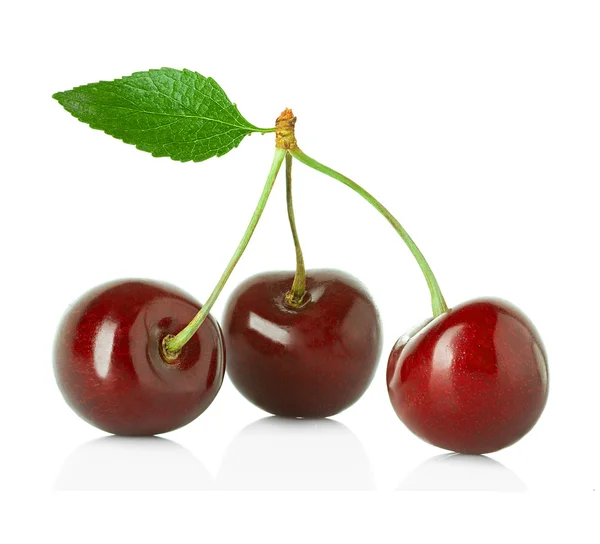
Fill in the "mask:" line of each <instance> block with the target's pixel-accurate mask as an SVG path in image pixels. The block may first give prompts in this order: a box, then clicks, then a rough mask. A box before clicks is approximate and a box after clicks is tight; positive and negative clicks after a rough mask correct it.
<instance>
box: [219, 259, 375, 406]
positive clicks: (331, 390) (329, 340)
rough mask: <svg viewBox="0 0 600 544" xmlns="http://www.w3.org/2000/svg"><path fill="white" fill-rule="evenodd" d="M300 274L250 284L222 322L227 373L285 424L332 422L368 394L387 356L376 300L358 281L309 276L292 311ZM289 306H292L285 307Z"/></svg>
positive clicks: (333, 273) (273, 275)
mask: <svg viewBox="0 0 600 544" xmlns="http://www.w3.org/2000/svg"><path fill="white" fill-rule="evenodd" d="M293 279H294V273H293V272H270V273H263V274H259V275H256V276H254V277H252V278H249V279H248V280H246V281H245V282H244V283H242V284H241V285H240V286H238V287H237V289H236V290H235V291H234V292H233V293H232V295H231V297H230V298H229V301H228V302H227V306H226V308H225V311H224V317H223V321H222V323H223V332H224V336H225V345H226V349H227V373H228V375H229V377H230V378H231V381H232V382H233V384H234V385H235V386H236V387H237V388H238V390H239V391H240V392H241V393H242V394H243V395H244V396H245V397H246V398H247V399H248V400H250V401H251V402H252V403H254V404H255V405H256V406H258V407H259V408H262V409H263V410H265V411H267V412H270V413H272V414H275V415H279V416H286V417H312V418H316V417H327V416H331V415H334V414H337V413H339V412H341V411H342V410H344V409H346V408H348V407H349V406H351V405H352V404H354V403H355V402H356V401H357V400H358V399H359V398H360V397H361V396H362V394H363V393H364V392H365V390H366V389H367V387H368V386H369V384H370V383H371V380H372V379H373V375H374V373H375V370H376V367H377V362H378V360H379V355H380V353H381V342H382V339H381V327H380V322H379V315H378V312H377V309H376V308H375V304H374V303H373V300H372V299H371V297H370V296H369V294H368V293H367V291H366V290H365V288H364V287H363V286H362V284H361V283H360V282H358V281H357V280H356V279H355V278H353V277H352V276H350V275H348V274H345V273H344V272H340V271H337V270H309V271H308V272H307V273H306V288H305V295H304V300H303V303H302V304H300V305H296V306H295V305H292V304H290V303H289V299H287V297H288V292H289V290H290V286H291V285H292V281H293ZM286 299H287V300H286Z"/></svg>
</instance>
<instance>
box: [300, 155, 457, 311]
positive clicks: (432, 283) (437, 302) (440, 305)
mask: <svg viewBox="0 0 600 544" xmlns="http://www.w3.org/2000/svg"><path fill="white" fill-rule="evenodd" d="M290 153H291V154H292V156H293V157H294V158H295V159H298V160H299V161H300V162H302V163H304V164H306V165H307V166H310V167H311V168H314V169H315V170H317V171H319V172H321V173H323V174H326V175H328V176H330V177H332V178H333V179H335V180H337V181H341V182H342V183H343V184H344V185H347V186H348V187H350V189H352V190H353V191H355V192H357V193H358V194H359V195H360V196H362V197H363V198H364V199H365V200H366V201H367V202H368V203H369V204H371V206H373V207H374V208H375V209H376V210H377V211H378V212H379V213H380V214H381V215H383V217H385V218H386V219H387V220H388V222H389V223H390V224H391V225H392V227H394V230H395V231H396V232H397V233H398V234H399V235H400V238H402V240H403V241H404V243H405V244H406V245H407V246H408V249H410V251H411V253H412V254H413V256H414V257H415V259H416V260H417V263H418V264H419V266H420V267H421V271H422V272H423V275H424V276H425V281H426V282H427V286H428V287H429V292H430V293H431V308H432V310H433V316H434V317H438V316H439V315H442V314H443V313H445V312H447V311H448V306H447V305H446V301H445V300H444V296H443V295H442V291H441V290H440V286H439V285H438V282H437V280H436V279H435V276H434V275H433V272H432V270H431V268H430V267H429V264H428V263H427V261H426V260H425V257H424V256H423V254H422V253H421V250H420V249H419V248H418V247H417V244H415V242H414V241H413V239H412V238H411V237H410V236H409V235H408V233H407V232H406V231H405V230H404V227H402V225H401V224H400V223H399V222H398V220H397V219H396V218H395V217H394V216H393V215H392V214H391V213H390V212H389V210H388V209H387V208H386V207H385V206H384V205H383V204H381V202H379V201H378V200H377V199H376V198H375V197H374V196H373V195H371V194H370V193H369V192H368V191H366V190H365V189H363V188H362V187H361V186H360V185H358V184H357V183H355V182H354V181H352V180H351V179H350V178H347V177H346V176H344V175H343V174H340V173H339V172H336V171H335V170H333V169H331V168H329V167H328V166H325V165H324V164H321V163H320V162H318V161H316V160H315V159H312V158H311V157H309V156H308V155H305V154H304V153H303V152H302V151H301V150H300V148H298V147H295V148H294V149H290Z"/></svg>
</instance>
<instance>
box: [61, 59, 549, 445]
mask: <svg viewBox="0 0 600 544" xmlns="http://www.w3.org/2000/svg"><path fill="white" fill-rule="evenodd" d="M54 97H55V98H56V99H57V100H58V101H59V102H60V103H61V104H62V105H63V106H64V107H65V109H67V110H68V111H69V112H71V113H72V114H73V115H74V116H75V117H77V118H78V119H80V120H81V121H84V122H86V123H88V124H89V125H90V126H91V127H92V128H98V129H102V130H104V131H105V132H106V133H108V134H111V135H112V136H115V137H117V138H120V139H122V140H123V141H125V142H126V143H132V144H135V145H136V146H137V147H138V148H139V149H142V150H144V151H149V152H151V153H152V154H153V155H155V156H169V157H171V158H173V159H175V160H181V161H187V160H194V161H201V160H205V159H207V158H209V157H212V156H220V155H223V154H224V153H226V152H228V151H229V150H231V149H232V148H234V147H236V146H237V145H239V143H240V141H241V140H242V139H243V137H244V136H245V135H246V134H250V133H252V132H260V133H270V132H275V135H276V144H275V156H274V159H273V163H272V165H271V168H270V171H269V174H268V176H267V181H266V183H265V186H264V189H263V192H262V194H261V196H260V199H259V202H258V205H257V207H256V210H255V212H254V214H253V216H252V218H251V220H250V223H249V225H248V228H247V229H246V232H245V233H244V235H243V237H242V240H241V241H240V244H239V246H238V247H237V249H236V250H235V252H234V254H233V256H232V258H231V260H230V262H229V264H228V265H227V267H226V269H225V271H224V273H223V275H222V277H221V279H220V280H219V282H218V283H217V285H216V286H215V288H214V290H213V292H212V293H211V294H210V296H209V298H208V299H207V301H206V303H205V304H204V305H202V304H200V303H199V302H197V301H196V300H195V299H194V298H192V297H191V296H190V295H188V294H187V293H185V292H183V291H181V290H179V289H177V288H176V287H173V286H171V285H168V284H165V283H157V282H152V281H147V280H120V281H114V282H111V283H107V284H104V285H101V286H99V287H96V288H95V289H92V290H91V291H89V292H88V293H86V294H85V295H83V296H82V297H81V298H80V299H79V300H78V301H77V302H76V303H75V304H73V305H72V306H71V307H70V308H69V310H68V312H67V313H66V315H65V316H64V317H63V320H62V322H61V324H60V327H59V330H58V333H57V337H56V343H55V350H54V370H55V375H56V379H57V382H58V385H59V387H60V390H61V391H62V393H63V395H64V397H65V399H66V401H67V402H68V404H69V405H70V406H71V407H72V408H73V410H74V411H75V412H76V413H77V414H79V415H80V416H81V417H82V418H83V419H85V420H86V421H88V422H89V423H91V424H92V425H95V426H96V427H99V428H100V429H103V430H105V431H108V432H110V433H114V434H120V435H153V434H159V433H165V432H168V431H172V430H174V429H177V428H179V427H181V426H183V425H186V424H187V423H189V422H191V421H192V420H194V419H195V418H196V417H198V416H199V415H200V414H201V413H203V412H204V410H206V408H207V407H208V406H209V405H210V404H211V402H212V401H213V400H214V398H215V397H216V395H217V393H218V391H219V389H220V387H221V384H222V382H223V378H224V373H225V369H226V368H227V373H228V375H229V377H230V379H231V381H232V382H233V384H234V385H235V386H236V388H237V389H238V390H239V391H240V392H241V393H242V395H244V396H245V397H246V398H247V399H248V400H249V401H250V402H252V403H254V404H255V405H256V406H258V407H260V408H262V409H263V410H265V411H267V412H270V413H272V414H275V415H278V416H283V417H291V418H323V417H328V416H332V415H335V414H337V413H339V412H341V411H342V410H344V409H346V408H348V407H349V406H351V405H352V404H354V403H355V402H356V401H357V400H358V399H359V398H360V397H361V396H362V394H363V393H364V392H365V391H366V389H367V388H368V387H369V385H370V383H371V381H372V379H373V376H374V374H375V371H376V368H377V363H378V360H379V357H380V354H381V348H382V335H381V324H380V321H379V314H378V312H377V309H376V307H375V304H374V302H373V299H372V298H371V296H370V295H369V293H368V292H367V290H366V289H365V287H364V286H363V285H362V284H361V283H360V282H359V281H358V280H356V279H355V278H353V277H352V276H350V275H348V274H346V273H344V272H341V271H337V270H306V269H305V267H304V259H303V256H302V250H301V247H300V242H299V236H298V233H297V230H296V224H295V217H294V210H293V201H292V161H293V159H296V160H297V161H298V162H301V163H304V164H305V165H307V166H309V167H312V168H314V169H316V170H317V171H319V172H322V173H324V174H326V175H328V176H330V177H332V178H334V179H336V180H338V181H340V182H341V183H343V184H345V185H346V186H348V187H349V188H351V189H353V190H354V191H355V192H357V193H358V194H359V195H360V196H362V197H363V198H364V199H365V200H366V201H367V202H369V203H370V204H371V205H372V206H373V207H374V208H375V209H376V210H377V211H379V212H380V213H381V214H382V215H383V217H385V218H386V219H387V221H388V222H389V223H390V224H391V226H392V227H393V228H394V229H395V230H396V232H397V233H398V234H399V236H400V237H401V238H402V240H403V241H404V242H405V243H406V245H407V246H408V248H409V249H410V251H411V252H412V254H413V255H414V257H415V259H416V260H417V263H418V264H419V266H420V268H421V270H422V272H423V274H424V277H425V280H426V282H427V286H428V288H429V291H430V295H431V304H432V314H433V316H432V318H430V319H428V320H427V321H426V322H425V323H423V324H422V325H421V326H419V327H418V328H416V329H414V330H412V331H410V332H409V333H408V334H406V335H404V336H402V337H401V338H400V340H398V342H397V343H396V344H395V346H394V347H393V349H392V351H391V353H390V356H389V360H388V367H387V387H388V393H389V397H390V400H391V403H392V406H393V408H394V410H395V411H396V413H397V415H398V417H399V418H400V419H401V420H402V421H403V422H404V424H405V425H406V426H407V427H408V428H409V429H410V430H411V431H412V432H414V433H415V434H416V435H417V436H419V437H421V438H422V439H423V440H425V441H427V442H430V443H431V444H434V445H436V446H439V447H442V448H446V449H449V450H452V451H456V452H462V453H476V454H478V453H488V452H492V451H496V450H498V449H501V448H504V447H506V446H509V445H511V444H513V443H514V442H516V441H517V440H519V439H520V438H521V437H523V436H524V435H525V434H526V433H527V432H528V431H529V430H530V429H531V428H532V427H533V426H534V424H535V423H536V421H537V420H538V418H539V417H540V415H541V413H542V411H543V409H544V406H545V403H546V399H547V395H548V366H547V357H546V352H545V350H544V347H543V344H542V341H541V339H540V337H539V334H538V333H537V331H536V329H535V328H534V326H533V324H532V323H531V322H530V321H529V320H528V318H527V317H526V316H525V315H524V314H523V313H522V312H521V311H519V310H518V309H517V308H516V307H514V306H512V305H511V304H509V303H507V302H503V301H501V300H495V299H479V300H473V301H470V302H467V303H463V304H461V305H458V306H455V307H453V308H451V309H449V308H448V307H447V305H446V302H445V300H444V297H443V296H442V293H441V290H440V288H439V285H438V283H437V281H436V278H435V276H434V275H433V273H432V271H431V269H430V267H429V265H428V263H427V261H426V260H425V258H424V257H423V255H422V253H421V252H420V251H419V249H418V247H417V246H416V244H415V243H414V241H413V240H412V239H411V238H410V236H409V235H408V234H407V233H406V231H405V230H404V228H403V227H402V226H401V225H400V223H399V222H398V221H397V220H396V219H395V218H394V216H393V215H392V214H391V213H390V212H389V211H388V210H387V209H386V208H385V207H384V206H383V205H382V204H381V203H380V202H379V201H378V200H377V199H375V197H373V196H372V195H371V194H370V193H368V192H367V191H366V190H365V189H364V188H362V187H361V186H359V185H358V184H356V183H355V182H353V181H352V180H350V179H349V178H347V177H346V176H343V175H342V174H340V173H339V172H336V171H334V170H332V169H331V168H329V167H327V166H325V165H323V164H321V163H319V162H317V161H315V160H314V159H312V158H311V157H309V156H308V155H306V154H305V153H303V152H302V151H301V150H300V148H299V147H298V144H297V141H296V138H295V134H294V126H295V122H296V118H295V117H294V115H293V114H292V112H291V110H287V109H286V110H285V111H284V112H283V113H282V114H281V115H280V116H279V118H278V119H277V122H276V126H275V127H274V128H270V129H260V128H258V127H255V126H254V125H251V124H250V123H248V121H246V120H245V119H244V118H243V117H242V116H241V114H240V113H239V111H238V109H237V107H236V106H235V104H232V103H231V102H230V101H229V99H228V98H227V96H226V95H225V93H224V92H223V90H222V89H221V88H220V87H219V86H218V85H217V84H216V82H215V81H214V80H212V79H210V78H204V77H203V76H201V75H200V74H197V73H195V72H190V71H188V70H183V71H178V70H172V69H167V68H163V69H161V70H151V71H148V72H138V73H135V74H133V75H132V76H128V77H125V78H122V79H119V80H114V81H112V82H99V83H95V84H90V85H84V86H82V87H77V88H75V89H73V90H71V91H66V92H62V93H57V94H56V95H54ZM182 135H183V137H182ZM284 162H285V163H286V167H285V170H286V189H287V204H288V217H289V221H290V227H291V231H292V237H293V240H294V244H295V248H296V271H295V273H287V272H268V273H262V274H258V275H256V276H254V277H252V278H250V279H248V280H246V281H245V282H244V283H242V284H241V285H240V286H239V287H238V288H237V289H235V290H234V292H233V293H232V294H231V296H230V299H229V301H228V303H227V305H226V309H225V312H224V316H223V321H222V323H223V329H221V327H220V326H219V323H218V322H217V321H216V320H215V319H214V318H213V317H212V316H211V315H210V313H209V312H210V310H211V308H212V306H213V304H214V303H215V301H216V300H217V297H218V296H219V294H220V293H221V291H222V289H223V287H224V286H225V283H226V282H227V280H228V278H229V276H230V274H231V272H232V271H233V269H234V267H235V266H236V264H237V262H238V261H239V259H240V257H241V255H242V254H243V252H244V250H245V249H246V246H247V245H248V242H249V240H250V238H251V236H252V233H253V232H254V229H255V228H256V225H257V224H258V221H259V219H260V217H261V214H262V212H263V210H264V208H265V205H266V203H267V200H268V198H269V195H270V193H271V189H272V188H273V184H274V183H275V180H276V178H277V174H278V172H279V170H280V168H281V166H282V164H283V163H284ZM226 354H227V355H226ZM226 362H227V364H226Z"/></svg>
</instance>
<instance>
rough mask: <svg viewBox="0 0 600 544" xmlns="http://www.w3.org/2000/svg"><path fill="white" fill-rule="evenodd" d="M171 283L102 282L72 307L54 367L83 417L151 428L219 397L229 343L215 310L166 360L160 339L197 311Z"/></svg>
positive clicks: (192, 413)
mask: <svg viewBox="0 0 600 544" xmlns="http://www.w3.org/2000/svg"><path fill="white" fill-rule="evenodd" d="M200 307H201V306H200V304H199V303H198V302H196V301H195V300H194V299H193V298H191V297H190V296H189V295H188V294H187V293H185V292H183V291H181V290H179V289H177V288H176V287H173V286H171V285H168V284H165V283H157V282H152V281H146V280H121V281H114V282H111V283H106V284H104V285H100V286H99V287H96V288H95V289H92V290H91V291H89V292H87V293H86V294H85V295H83V296H82V297H81V298H80V299H79V300H78V301H77V302H75V304H74V305H72V306H71V307H70V308H69V310H68V311H67V313H66V315H65V316H64V317H63V320H62V322H61V324H60V327H59V329H58V333H57V336H56V341H55V346H54V373H55V376H56V381H57V382H58V386H59V387H60V390H61V392H62V394H63V395H64V397H65V400H66V401H67V403H68V404H69V405H70V406H71V408H73V410H74V411H75V412H76V413H77V414H78V415H79V416H81V417H82V418H83V419H84V420H86V421H87V422H88V423H91V424H92V425H95V426H96V427H98V428H100V429H103V430H104V431H107V432H110V433H114V434H119V435H153V434H159V433H165V432H168V431H172V430H174V429H177V428H178V427H182V426H183V425H186V424H187V423H189V422H190V421H192V420H193V419H195V418H196V417H198V416H199V415H200V414H201V413H202V412H204V410H206V408H207V407H208V406H209V404H210V403H211V402H212V401H213V399H214V398H215V396H216V394H217V392H218V391H219V388H220V387H221V383H222V381H223V374H224V370H225V369H224V366H225V350H224V346H223V336H222V333H221V329H220V327H219V324H218V323H217V322H216V321H215V320H214V319H213V318H212V317H211V316H209V317H208V318H207V319H206V321H205V322H204V323H203V324H202V326H201V327H200V329H199V330H198V332H197V333H196V334H195V336H194V337H193V338H192V340H190V342H188V343H187V344H186V345H185V346H184V347H183V349H182V350H181V353H180V355H179V357H178V358H177V359H176V360H175V361H174V362H172V363H167V362H165V360H164V359H163V358H162V355H161V342H162V340H163V338H164V337H165V336H166V335H167V334H176V333H178V332H179V331H180V330H181V329H182V328H183V327H185V326H186V325H187V324H188V323H189V321H190V320H191V319H192V318H193V317H194V315H195V314H196V313H197V312H198V311H199V309H200Z"/></svg>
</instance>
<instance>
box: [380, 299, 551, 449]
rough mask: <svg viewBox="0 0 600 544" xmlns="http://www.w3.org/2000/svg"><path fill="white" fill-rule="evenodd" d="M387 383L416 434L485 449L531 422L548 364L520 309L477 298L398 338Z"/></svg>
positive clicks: (541, 401) (507, 441)
mask: <svg viewBox="0 0 600 544" xmlns="http://www.w3.org/2000/svg"><path fill="white" fill-rule="evenodd" d="M387 384H388V392H389V395H390V399H391V401H392V405H393V406H394V409H395V410H396V413H397V414H398V417H399V418H400V419H401V420H402V421H403V422H404V423H405V425H406V426H407V427H408V428H409V429H410V430H411V431H412V432H413V433H415V434H416V435H417V436H419V437H421V438H422V439H423V440H425V441H427V442H429V443H431V444H433V445H435V446H439V447H440V448H445V449H447V450H452V451H456V452H460V453H471V454H478V453H489V452H492V451H496V450H499V449H501V448H505V447H507V446H510V445H511V444H513V443H515V442H516V441H517V440H519V439H520V438H522V437H523V436H525V434H527V432H528V431H529V430H530V429H531V428H532V427H533V426H534V425H535V423H536V421H537V420H538V418H539V417H540V415H541V413H542V411H543V410H544V406H545V404H546V399H547V397H548V364H547V359H546V352H545V349H544V346H543V344H542V340H541V339H540V336H539V334H538V332H537V331H536V329H535V327H534V326H533V324H532V323H531V321H530V320H529V319H528V318H527V317H526V316H525V315H524V314H523V313H522V312H521V311H520V310H519V309H517V308H516V307H514V306H513V305H511V304H509V303H507V302H504V301H500V300H494V299H481V300H474V301H471V302H467V303H464V304H462V305H460V306H457V307H456V308H453V309H451V310H449V311H448V312H446V313H445V314H443V315H441V316H439V317H438V318H437V319H434V320H433V321H431V322H429V323H427V324H425V325H424V326H422V327H421V328H420V330H418V331H412V332H411V333H409V335H407V336H406V337H403V338H401V339H400V340H399V341H398V342H397V344H396V345H395V346H394V348H393V350H392V353H391V354H390V358H389V362H388V368H387Z"/></svg>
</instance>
